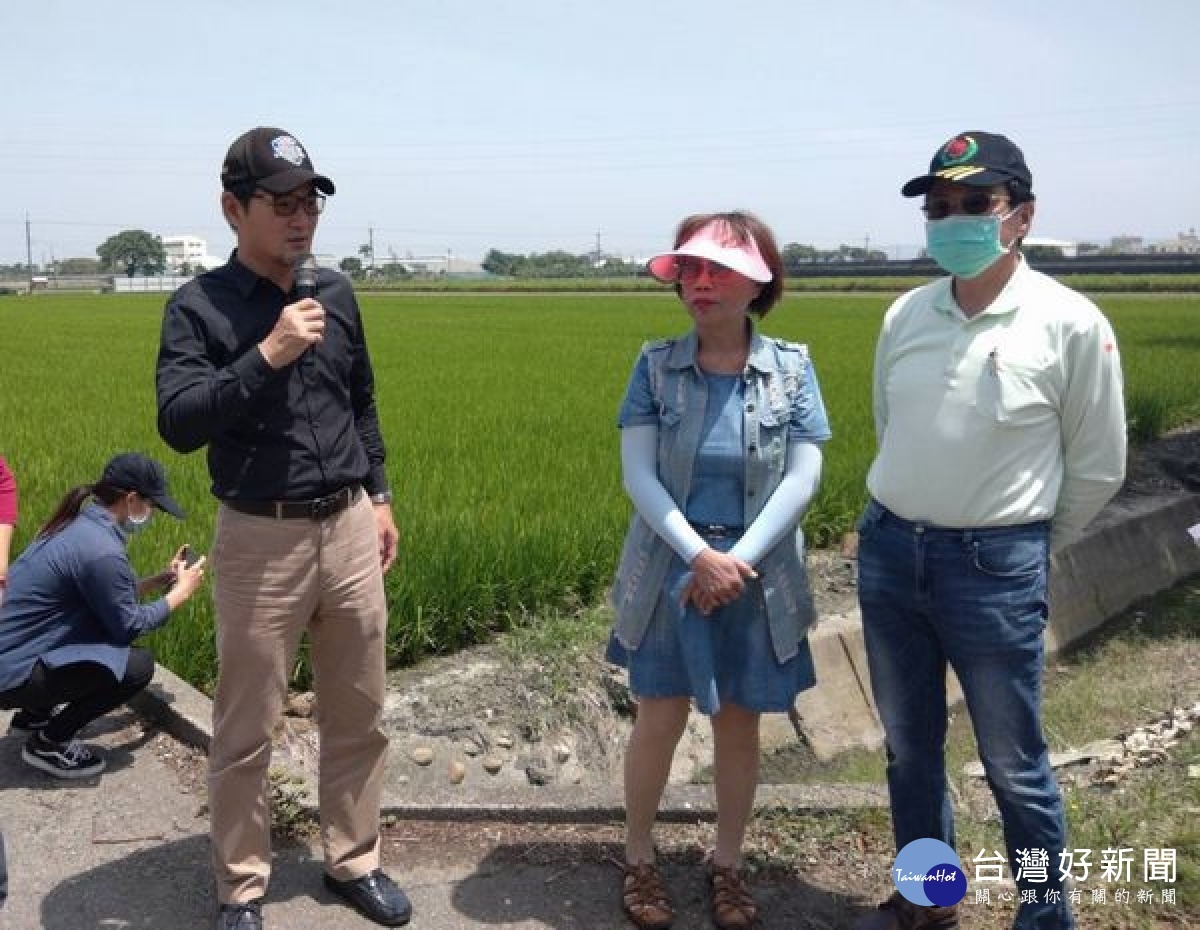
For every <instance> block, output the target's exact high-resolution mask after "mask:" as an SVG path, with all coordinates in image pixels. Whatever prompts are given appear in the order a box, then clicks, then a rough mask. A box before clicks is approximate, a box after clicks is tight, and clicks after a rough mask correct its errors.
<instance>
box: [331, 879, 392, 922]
mask: <svg viewBox="0 0 1200 930" xmlns="http://www.w3.org/2000/svg"><path fill="white" fill-rule="evenodd" d="M325 887H326V888H328V889H329V890H330V891H332V892H333V893H334V894H336V895H337V896H338V897H340V898H342V899H344V900H345V901H347V902H349V903H350V904H351V905H352V906H353V907H354V909H355V910H356V911H358V912H359V913H360V914H362V915H363V916H364V917H366V918H367V919H369V920H373V921H375V923H377V924H383V926H385V927H400V926H403V925H404V924H406V923H408V920H409V918H410V917H412V905H411V904H410V903H409V901H408V895H406V894H405V893H404V892H403V891H401V890H400V886H399V885H397V884H396V883H395V882H394V881H392V880H391V879H390V878H388V876H387V873H385V872H384V871H383V869H376V870H375V871H374V872H371V873H370V874H368V875H364V876H363V877H362V878H352V879H350V880H349V881H345V882H339V881H338V880H337V879H336V878H334V877H333V876H332V875H330V874H329V873H328V872H326V873H325Z"/></svg>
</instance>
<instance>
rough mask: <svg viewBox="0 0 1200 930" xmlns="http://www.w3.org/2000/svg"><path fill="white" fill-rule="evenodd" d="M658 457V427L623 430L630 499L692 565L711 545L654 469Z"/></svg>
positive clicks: (624, 472)
mask: <svg viewBox="0 0 1200 930" xmlns="http://www.w3.org/2000/svg"><path fill="white" fill-rule="evenodd" d="M657 456H658V425H657V424H655V423H644V424H639V425H637V426H626V427H625V428H624V429H622V430H621V475H622V479H623V481H624V483H625V491H626V492H627V493H628V494H629V499H630V500H632V501H633V506H634V507H635V508H636V509H637V512H638V514H639V516H641V518H642V519H643V520H645V521H646V522H647V523H648V524H649V525H650V528H651V529H652V530H654V532H656V533H657V534H658V535H659V536H661V537H662V538H663V541H664V542H665V543H666V544H667V545H668V546H670V547H671V548H672V549H674V550H675V552H676V553H677V554H678V555H679V557H680V558H681V559H683V561H684V563H685V564H686V565H691V564H692V559H694V558H695V557H696V556H697V555H699V554H700V553H701V552H702V551H703V550H704V549H707V548H708V544H707V543H706V542H705V541H704V540H703V539H701V538H700V534H699V533H697V532H696V531H695V530H694V529H692V526H691V524H690V523H688V522H687V518H686V517H685V516H684V515H683V511H682V510H680V509H679V505H678V504H677V503H675V501H674V500H673V499H672V498H671V495H670V494H668V493H667V489H666V488H664V487H663V484H662V482H661V481H659V480H658V472H657V470H656V469H655V467H654V461H655V459H656V458H657ZM776 493H778V492H776ZM772 499H774V498H772Z"/></svg>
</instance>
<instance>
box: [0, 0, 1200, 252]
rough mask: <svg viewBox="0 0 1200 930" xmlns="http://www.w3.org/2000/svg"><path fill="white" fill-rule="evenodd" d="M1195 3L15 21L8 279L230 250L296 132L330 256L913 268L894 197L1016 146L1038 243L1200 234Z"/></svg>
mask: <svg viewBox="0 0 1200 930" xmlns="http://www.w3.org/2000/svg"><path fill="white" fill-rule="evenodd" d="M1198 36H1200V2H1197V0H1141V2H1136V3H1135V2H1132V0H1125V2H1117V0H1092V2H1083V0H1006V2H987V0H975V2H968V3H962V4H953V3H947V2H945V0H941V2H934V0H892V2H885V0H859V2H857V3H845V2H827V3H811V2H806V0H758V2H756V0H741V2H738V0H732V2H730V0H723V2H716V0H691V2H678V0H668V2H655V0H641V2H629V0H605V2H595V3H591V4H582V3H576V2H570V0H507V2H506V0H476V2H465V0H429V2H424V3H412V2H399V0H397V2H382V0H365V2H359V3H353V2H342V0H338V2H317V0H291V2H276V0H236V2H234V0H207V2H205V0H193V2H191V3H187V2H183V3H164V2H161V0H155V2H149V0H124V2H122V3H120V4H108V3H95V2H93V0H39V2H36V3H33V2H22V0H3V2H2V3H0V173H2V175H3V177H4V181H5V183H4V187H3V190H4V193H3V195H2V203H0V263H9V262H15V261H24V259H25V218H26V215H27V214H28V216H29V218H30V220H31V224H32V227H31V228H32V238H33V257H34V262H35V263H38V264H41V263H43V262H48V261H50V260H51V259H52V258H57V259H62V258H68V257H73V256H89V257H94V256H95V248H96V246H97V245H98V244H99V243H100V242H101V241H102V240H103V239H105V238H107V237H108V236H109V235H112V234H113V233H115V232H118V231H120V230H122V229H126V228H131V227H136V228H142V229H147V230H149V231H150V232H152V233H156V234H158V235H162V236H168V235H181V234H192V235H199V236H202V237H205V238H207V239H208V240H209V251H210V252H212V253H213V254H216V255H220V256H224V255H225V254H226V253H227V251H228V250H229V249H230V248H231V247H232V244H233V240H232V236H231V235H230V233H229V231H228V230H227V229H226V228H225V226H224V224H223V222H222V220H221V217H220V213H219V209H218V203H217V198H218V194H219V182H218V173H219V169H220V163H221V160H222V158H223V156H224V153H225V150H226V149H227V148H228V145H229V143H230V142H231V141H232V140H233V139H234V138H235V137H236V136H237V135H239V134H240V133H241V132H242V131H244V130H246V129H249V128H251V127H253V126H256V125H274V126H280V127H282V128H284V129H287V130H289V131H290V132H292V133H293V134H295V135H296V136H297V138H299V139H300V141H301V142H302V143H303V144H304V145H305V146H306V147H307V148H308V150H309V152H310V154H311V155H312V158H313V160H314V162H315V164H316V167H317V170H318V171H320V172H322V173H323V174H327V175H329V176H330V177H331V178H332V179H333V180H334V181H335V182H336V184H337V187H338V192H337V195H336V196H335V197H333V198H332V199H331V200H330V203H329V205H328V208H327V210H326V213H325V215H324V217H323V218H322V221H321V226H320V229H319V230H318V238H317V250H318V251H319V252H323V253H332V254H334V255H338V256H342V255H351V254H355V253H356V251H357V249H358V246H359V245H360V244H362V243H364V242H366V240H367V230H368V227H374V230H375V247H376V254H377V255H378V256H385V255H387V254H388V251H389V249H390V250H391V251H394V252H395V253H396V254H397V255H401V256H403V255H408V254H412V255H416V256H421V255H433V254H438V255H444V254H446V252H447V251H450V252H452V253H453V254H454V255H455V256H457V257H463V258H476V259H478V258H481V257H482V256H483V254H484V253H485V252H486V251H487V250H488V249H489V248H499V249H502V250H504V251H511V252H528V251H544V250H547V249H550V248H563V249H566V250H568V251H572V252H585V251H588V250H589V249H591V248H593V247H594V246H595V243H596V235H597V232H599V235H600V242H601V246H602V248H604V249H605V250H606V251H610V252H614V253H618V254H625V255H641V256H644V255H646V254H648V253H650V252H653V251H655V250H658V249H661V248H665V247H667V246H668V245H669V240H670V237H671V234H672V231H673V229H674V227H675V225H676V223H677V222H678V220H679V219H680V218H681V217H682V216H684V215H685V214H688V213H693V212H701V211H709V210H721V209H733V208H746V209H750V210H753V211H755V212H757V213H758V214H759V215H760V216H762V217H763V219H764V220H766V222H767V223H768V224H769V225H770V226H771V227H772V228H773V229H774V230H775V233H776V235H777V237H778V238H779V240H780V242H781V244H782V243H786V242H806V243H811V244H814V245H817V246H818V247H821V248H832V247H834V246H836V245H838V244H840V243H842V242H845V243H848V244H853V245H863V244H864V243H866V244H869V245H870V247H872V248H886V249H889V250H892V251H894V252H895V253H897V254H899V255H900V256H901V257H911V255H912V254H913V253H914V252H915V250H916V249H917V248H918V246H919V244H920V243H921V242H922V241H923V231H922V223H921V217H920V214H919V213H918V212H917V210H916V203H915V202H914V201H907V200H904V199H903V198H901V197H900V193H899V188H900V185H901V184H902V183H903V182H904V181H905V180H907V179H908V178H910V177H912V176H914V175H916V174H920V173H922V172H923V171H924V170H925V169H926V167H927V165H928V162H929V158H930V156H931V155H932V154H933V152H934V150H935V149H936V148H937V147H938V146H939V145H940V144H941V143H942V142H944V141H945V140H946V139H947V138H949V137H950V136H952V135H953V134H955V133H956V132H959V131H961V130H965V129H983V130H991V131H999V132H1003V133H1005V134H1007V135H1009V136H1010V137H1011V138H1012V139H1013V140H1014V141H1016V142H1017V144H1018V145H1020V146H1021V147H1022V148H1023V149H1024V151H1025V154H1026V158H1027V160H1028V162H1029V164H1030V167H1031V169H1032V171H1033V176H1034V190H1035V192H1036V193H1037V194H1038V198H1039V199H1038V214H1037V218H1036V220H1035V225H1034V235H1037V236H1046V237H1052V238H1062V239H1075V240H1079V239H1086V240H1091V241H1102V242H1106V241H1107V240H1108V238H1110V237H1111V236H1114V235H1119V234H1135V235H1141V236H1144V237H1146V238H1148V239H1161V238H1169V237H1173V236H1175V235H1176V234H1177V233H1179V232H1180V231H1184V230H1187V229H1189V228H1191V227H1200V179H1198V169H1200V54H1197V53H1196V42H1197V37H1198Z"/></svg>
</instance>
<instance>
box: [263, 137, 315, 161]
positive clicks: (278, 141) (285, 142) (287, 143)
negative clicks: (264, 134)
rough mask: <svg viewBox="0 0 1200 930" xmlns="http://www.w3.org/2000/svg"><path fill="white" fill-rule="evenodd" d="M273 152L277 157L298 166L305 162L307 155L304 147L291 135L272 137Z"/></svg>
mask: <svg viewBox="0 0 1200 930" xmlns="http://www.w3.org/2000/svg"><path fill="white" fill-rule="evenodd" d="M271 152H272V154H273V155H274V156H275V157H276V158H282V159H283V160H284V161H288V162H291V163H292V164H293V165H296V166H297V167H298V166H300V165H302V164H304V159H305V158H306V157H307V156H306V155H305V154H304V148H303V147H302V146H301V145H300V143H299V142H297V141H296V140H295V139H293V138H292V137H291V136H276V137H275V138H274V139H272V140H271Z"/></svg>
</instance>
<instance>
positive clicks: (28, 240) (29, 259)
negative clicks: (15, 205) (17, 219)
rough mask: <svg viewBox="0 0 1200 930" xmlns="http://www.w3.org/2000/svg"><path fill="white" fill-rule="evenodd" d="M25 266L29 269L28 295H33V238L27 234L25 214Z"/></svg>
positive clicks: (27, 220)
mask: <svg viewBox="0 0 1200 930" xmlns="http://www.w3.org/2000/svg"><path fill="white" fill-rule="evenodd" d="M25 264H26V265H27V266H28V267H29V293H30V294H32V293H33V236H32V235H31V234H30V232H29V214H28V213H26V214H25Z"/></svg>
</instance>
